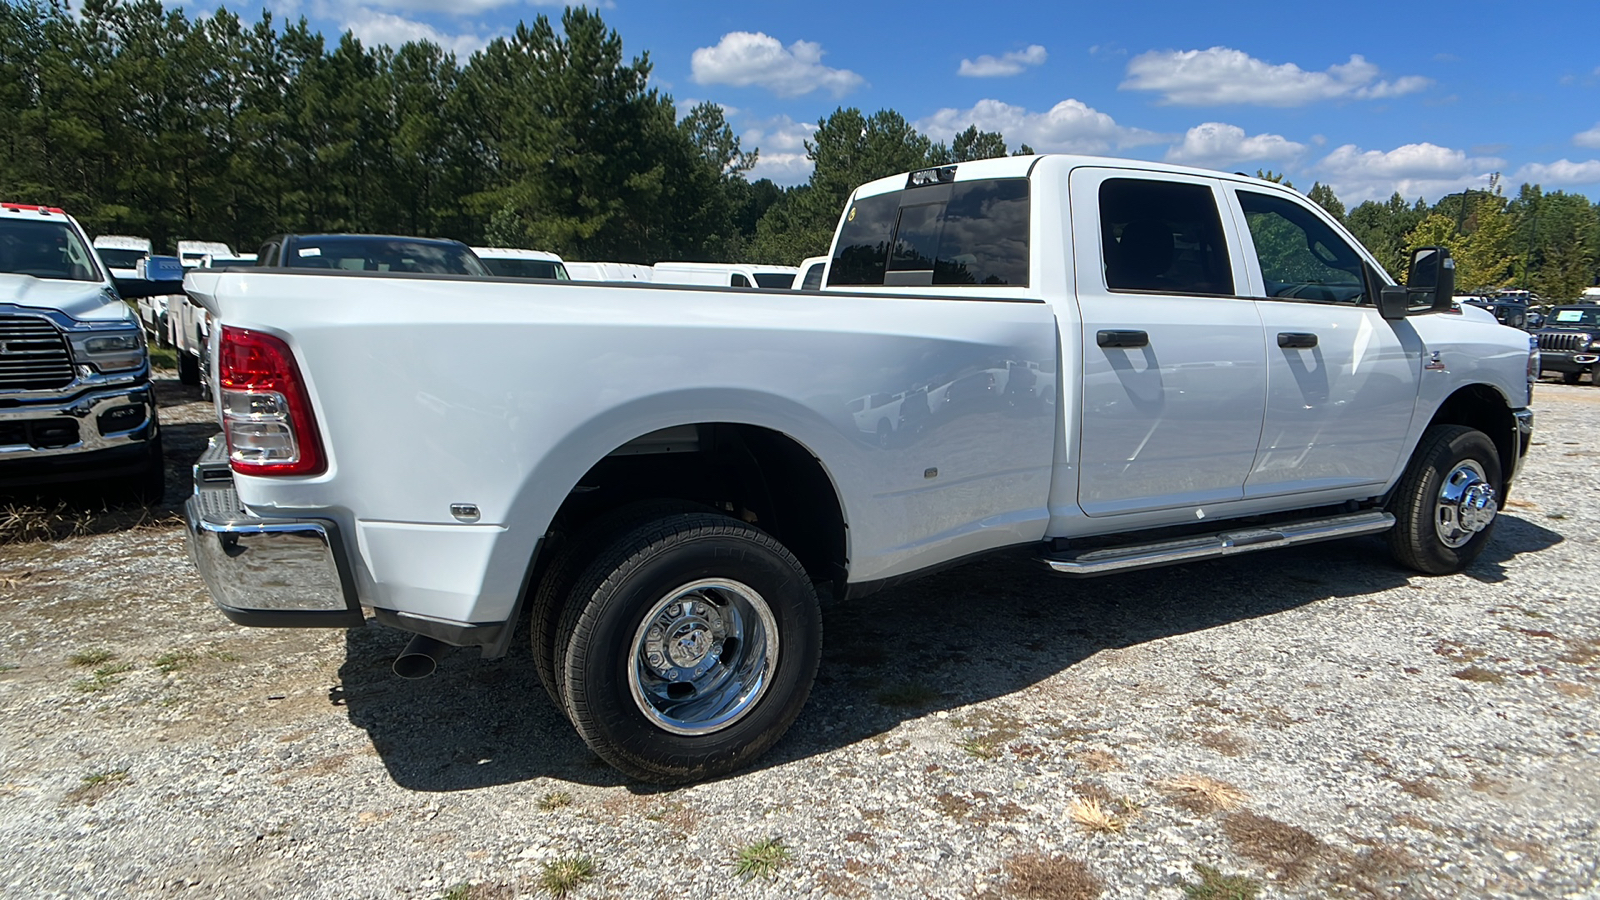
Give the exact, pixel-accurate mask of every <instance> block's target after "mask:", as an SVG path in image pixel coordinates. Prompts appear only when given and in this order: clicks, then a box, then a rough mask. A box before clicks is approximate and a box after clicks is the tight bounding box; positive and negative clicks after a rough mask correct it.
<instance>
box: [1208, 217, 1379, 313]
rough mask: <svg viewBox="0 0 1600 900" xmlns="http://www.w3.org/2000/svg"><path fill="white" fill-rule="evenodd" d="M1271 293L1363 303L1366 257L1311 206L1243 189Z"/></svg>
mask: <svg viewBox="0 0 1600 900" xmlns="http://www.w3.org/2000/svg"><path fill="white" fill-rule="evenodd" d="M1239 205H1240V207H1242V208H1243V209H1244V218H1245V221H1246V222H1248V223H1249V224H1250V240H1251V241H1252V242H1254V244H1255V246H1256V258H1257V259H1258V260H1260V262H1261V277H1262V280H1263V281H1264V282H1265V283H1266V293H1267V296H1268V297H1286V298H1291V299H1295V300H1323V301H1331V302H1336V303H1359V302H1361V300H1362V299H1363V298H1364V297H1365V296H1366V277H1365V274H1364V272H1365V270H1364V268H1363V266H1362V262H1361V257H1360V255H1358V254H1357V253H1356V251H1355V250H1354V249H1353V248H1352V247H1351V246H1350V245H1349V244H1348V243H1346V242H1345V241H1344V239H1343V238H1341V237H1339V235H1338V234H1337V233H1336V232H1334V230H1333V229H1332V228H1331V227H1329V226H1328V224H1327V223H1326V222H1324V221H1322V219H1320V218H1318V217H1317V216H1316V214H1314V213H1312V212H1311V211H1310V210H1308V209H1306V208H1305V207H1303V206H1301V205H1300V204H1298V203H1295V202H1294V201H1292V200H1289V199H1286V198H1284V197H1275V196H1273V195H1271V194H1258V193H1255V192H1254V191H1240V192H1239Z"/></svg>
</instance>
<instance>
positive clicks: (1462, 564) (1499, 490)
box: [1387, 425, 1505, 575]
mask: <svg viewBox="0 0 1600 900" xmlns="http://www.w3.org/2000/svg"><path fill="white" fill-rule="evenodd" d="M1463 473H1464V474H1463ZM1452 475H1456V476H1457V477H1456V478H1454V479H1452V477H1451V476H1452ZM1479 482H1481V483H1482V484H1483V485H1485V486H1487V488H1488V489H1489V491H1490V492H1491V493H1489V494H1488V495H1487V498H1488V499H1489V500H1490V501H1491V502H1492V503H1493V504H1495V505H1496V508H1495V509H1494V510H1490V511H1489V518H1488V521H1487V522H1482V521H1481V519H1482V516H1483V513H1482V511H1481V510H1477V509H1465V508H1464V507H1470V506H1474V504H1464V505H1463V504H1460V503H1458V502H1456V501H1452V500H1447V498H1446V492H1447V491H1449V492H1450V494H1451V496H1454V495H1456V494H1459V493H1462V492H1463V489H1464V488H1466V489H1468V490H1467V492H1468V493H1472V491H1475V490H1476V488H1473V487H1472V486H1473V485H1476V484H1478V483H1479ZM1504 489H1505V487H1504V484H1503V482H1502V476H1501V471H1500V453H1499V452H1498V451H1497V450H1496V449H1495V446H1494V442H1493V441H1491V440H1489V437H1488V436H1487V435H1485V434H1484V433H1483V432H1481V431H1478V430H1476V429H1472V428H1467V427H1465V426H1462V425H1435V426H1433V427H1432V428H1429V429H1428V431H1427V432H1426V433H1425V434H1423V436H1422V440H1421V441H1420V442H1419V443H1418V444H1417V450H1416V452H1415V453H1414V454H1412V457H1411V464H1410V465H1409V466H1407V467H1406V471H1405V475H1403V476H1402V477H1401V478H1400V484H1399V485H1398V486H1396V488H1395V492H1394V496H1393V498H1392V499H1391V500H1390V501H1389V511H1390V512H1392V513H1394V516H1395V526H1394V528H1392V529H1390V530H1389V532H1388V534H1387V538H1388V541H1389V549H1390V551H1392V552H1393V553H1394V557H1395V559H1396V560H1398V561H1399V562H1400V564H1401V565H1403V566H1406V567H1408V568H1412V569H1415V570H1417V571H1418V572H1422V573H1424V574H1428V575H1449V574H1451V573H1452V572H1459V571H1461V570H1462V569H1465V568H1466V567H1467V566H1469V565H1471V564H1472V561H1473V560H1475V559H1477V558H1478V554H1480V553H1482V552H1483V548H1484V546H1485V545H1487V544H1488V543H1489V539H1490V537H1491V535H1492V534H1493V532H1494V516H1495V515H1496V513H1497V512H1498V504H1499V502H1500V497H1501V496H1502V494H1503V492H1504ZM1483 496H1484V495H1483V494H1481V493H1473V494H1472V497H1473V499H1481V498H1482V497H1483ZM1442 518H1444V519H1448V521H1447V522H1445V523H1444V524H1441V519H1442ZM1446 531H1448V532H1450V537H1449V538H1447V537H1446V535H1445V532H1446Z"/></svg>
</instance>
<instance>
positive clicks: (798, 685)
mask: <svg viewBox="0 0 1600 900" xmlns="http://www.w3.org/2000/svg"><path fill="white" fill-rule="evenodd" d="M708 584H714V585H716V586H706V585H708ZM729 585H732V586H733V589H732V590H731V591H730V592H729V593H726V594H719V591H722V590H723V589H724V588H725V587H727V586H729ZM743 591H748V593H743ZM752 599H753V601H754V603H753V604H752V605H748V606H741V605H740V604H741V603H744V602H745V601H750V600H752ZM708 608H709V609H714V610H719V611H720V616H719V615H718V614H717V613H715V612H714V613H710V614H706V612H705V611H706V610H707V609H708ZM696 609H698V610H699V611H700V613H701V614H702V618H701V619H700V620H699V625H697V626H696V627H697V628H699V632H698V633H701V634H707V635H710V637H709V638H708V639H707V640H703V641H693V640H690V639H689V638H680V639H676V640H675V639H673V637H672V636H673V635H689V634H694V633H696V632H693V631H692V630H690V629H688V628H681V629H680V626H679V625H678V624H677V623H676V622H690V619H691V618H693V617H694V616H695V613H696ZM574 612H576V613H577V615H575V616H574V615H572V613H574ZM671 617H677V620H676V622H674V623H670V624H669V623H668V619H669V618H671ZM563 620H564V621H563V625H564V626H565V627H563V628H562V629H561V634H562V636H563V637H564V638H565V639H564V640H563V641H561V642H558V648H559V649H563V650H564V652H563V653H561V654H560V659H559V664H560V667H561V668H560V671H561V673H562V675H563V677H562V679H561V681H562V685H561V687H562V689H563V690H562V693H563V696H564V701H565V704H566V708H567V715H568V717H569V718H570V719H571V720H572V723H573V725H574V726H576V727H577V729H578V734H579V735H580V736H582V737H583V739H584V741H585V742H586V743H587V744H588V745H589V748H590V749H591V750H593V751H594V752H595V753H596V754H598V755H599V756H600V757H601V758H602V759H604V760H605V761H606V762H608V763H610V764H611V765H613V766H615V767H616V768H618V769H620V770H621V771H623V772H624V773H626V774H628V775H630V776H632V777H634V778H638V779H641V780H644V781H650V782H658V783H678V782H685V781H695V780H699V779H703V778H708V777H714V776H717V775H722V774H725V773H728V772H731V771H734V770H736V769H739V768H742V767H744V766H745V765H748V764H749V763H750V762H751V761H752V760H754V759H755V758H756V757H758V756H760V755H761V754H762V753H763V752H765V751H766V750H767V749H768V748H769V747H771V746H772V745H773V744H774V743H775V742H776V741H777V740H778V738H780V737H782V736H783V733H784V732H785V731H787V730H788V728H789V726H790V725H791V724H792V723H793V722H794V720H795V718H796V717H797V716H798V715H799V714H800V710H801V708H802V707H803V706H805V702H806V698H807V697H808V696H810V693H811V685H812V682H813V680H814V679H815V678H816V672H817V665H818V662H819V661H820V659H821V652H822V614H821V610H820V608H819V606H818V603H817V595H816V591H815V589H814V588H813V587H812V585H811V580H810V578H809V577H807V575H806V572H805V569H804V568H803V567H802V566H801V565H800V562H799V561H798V560H796V559H795V557H794V555H793V554H791V553H790V552H789V551H788V550H787V549H785V548H784V546H783V545H782V544H780V543H778V541H776V540H775V539H773V538H772V537H771V536H770V535H768V534H765V533H764V532H762V531H760V530H758V529H757V528H755V527H754V526H751V525H748V524H746V523H744V522H741V521H739V520H737V519H732V518H729V517H727V516H722V515H715V514H704V513H699V514H691V515H677V516H671V517H668V518H665V519H658V520H655V521H652V522H648V523H645V524H643V525H641V526H639V527H637V528H634V529H633V530H631V531H629V532H627V533H626V534H624V535H622V536H621V537H620V538H619V539H617V540H616V541H615V542H614V543H613V544H612V545H611V546H610V547H608V548H607V549H606V550H605V551H604V552H602V553H601V554H600V555H599V556H598V557H596V559H595V560H594V562H593V563H591V564H590V565H589V567H588V568H587V569H586V570H585V571H584V573H583V575H582V576H581V577H580V578H579V580H578V583H577V586H576V588H575V589H574V591H573V605H572V606H571V607H569V608H568V615H565V616H563ZM707 621H714V622H716V623H719V624H720V625H722V626H727V627H726V628H725V629H724V628H719V627H700V626H705V623H706V622H707ZM736 621H742V622H743V623H744V624H745V626H746V627H744V628H739V627H737V626H735V625H733V624H731V623H735V622H736ZM649 622H658V623H663V626H664V628H665V631H666V632H667V633H666V634H665V635H663V634H661V632H654V631H652V630H651V629H650V628H649V626H648V623H649ZM769 628H770V634H769V633H768V629H769ZM652 633H654V634H656V635H657V636H656V637H655V638H650V637H649V635H650V634H652ZM722 635H726V637H724V636H722ZM651 641H654V644H653V645H652V644H651V643H650V642H651ZM650 646H654V647H655V648H657V649H659V650H662V651H664V652H665V653H668V654H672V655H673V658H672V659H670V660H667V661H665V663H664V665H665V666H666V667H667V668H668V669H671V667H673V666H680V665H681V666H683V667H684V669H682V670H677V669H672V671H673V673H674V674H673V675H672V676H671V677H673V678H678V676H680V675H681V676H691V675H692V676H699V674H700V672H701V670H700V669H694V670H692V671H691V670H690V669H689V667H691V666H695V665H697V664H699V663H708V665H707V666H706V675H705V679H704V681H705V690H704V692H703V693H700V688H699V687H691V685H690V683H689V682H688V681H684V680H682V679H679V680H677V681H675V682H673V683H671V684H670V686H669V684H668V682H667V681H666V680H665V678H661V679H657V680H656V681H654V682H653V683H647V681H648V679H650V678H654V677H655V675H656V673H655V672H654V671H653V670H652V668H651V667H652V666H657V665H662V664H663V663H662V662H661V660H662V657H661V656H660V654H655V656H654V657H653V658H652V659H651V660H648V661H647V659H646V648H647V647H650ZM696 647H698V648H699V649H698V651H697V650H696V649H695V648H696ZM686 648H687V649H686ZM707 648H715V655H714V656H713V655H712V653H711V651H710V650H708V649H707ZM650 652H651V653H655V651H654V650H652V651H650ZM695 652H698V653H699V654H700V655H698V656H693V658H691V659H689V661H684V660H683V657H682V656H679V655H678V654H679V653H683V654H684V655H685V656H688V655H691V654H692V653H695ZM725 663H726V664H725ZM640 673H643V674H640ZM729 673H738V674H737V675H736V676H735V675H731V674H729ZM724 678H728V679H731V680H719V679H724ZM756 682H759V683H760V684H761V685H763V686H764V687H761V688H755V689H753V690H754V693H753V696H751V692H752V688H751V685H752V684H753V683H756ZM730 685H731V687H730ZM677 687H684V688H685V689H686V690H685V691H684V692H678V691H676V690H674V689H675V688H677ZM635 689H638V690H639V691H640V697H641V699H638V700H636V699H635V693H634V691H635ZM652 690H654V691H655V693H654V694H653V695H652V696H654V697H655V698H656V700H657V701H659V703H658V704H656V705H652V701H649V700H646V699H643V697H644V695H645V694H647V693H650V692H651V691H652ZM730 696H733V697H735V698H736V699H734V700H731V701H730V700H728V697H730ZM708 698H709V699H708ZM697 701H706V702H707V704H708V705H713V709H712V710H711V711H709V712H707V711H705V710H696V709H692V708H691V709H690V711H689V712H688V713H685V714H684V716H685V718H683V719H673V718H672V716H673V715H674V714H675V713H676V712H677V711H678V710H680V709H684V708H685V707H684V706H678V705H675V704H694V703H695V702H697ZM663 704H664V705H665V706H666V707H667V709H663V708H662V705H663ZM715 704H720V705H715ZM647 709H648V710H649V711H647ZM702 713H704V715H702ZM674 724H675V725H677V726H678V729H677V730H669V727H670V726H672V725H674Z"/></svg>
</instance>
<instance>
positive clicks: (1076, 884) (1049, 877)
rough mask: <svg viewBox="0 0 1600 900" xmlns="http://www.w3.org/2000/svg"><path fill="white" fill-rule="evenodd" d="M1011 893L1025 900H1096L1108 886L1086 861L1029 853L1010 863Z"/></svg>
mask: <svg viewBox="0 0 1600 900" xmlns="http://www.w3.org/2000/svg"><path fill="white" fill-rule="evenodd" d="M1005 866H1006V875H1007V876H1009V879H1008V881H1007V882H1006V889H1007V893H1009V894H1011V895H1012V896H1014V897H1019V898H1023V900H1094V898H1096V897H1099V896H1100V894H1101V893H1103V892H1104V891H1105V885H1104V884H1102V883H1101V881H1100V879H1098V878H1096V877H1094V873H1092V872H1090V871H1089V867H1088V865H1086V864H1085V863H1084V862H1083V860H1080V859H1073V858H1072V857H1070V856H1060V855H1054V854H1049V855H1047V854H1043V853H1025V854H1022V855H1020V856H1013V857H1011V858H1010V859H1008V860H1006V863H1005Z"/></svg>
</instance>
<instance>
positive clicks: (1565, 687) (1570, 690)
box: [1555, 681, 1594, 700]
mask: <svg viewBox="0 0 1600 900" xmlns="http://www.w3.org/2000/svg"><path fill="white" fill-rule="evenodd" d="M1555 688H1556V693H1558V694H1561V695H1562V696H1564V697H1573V698H1576V699H1579V700H1582V699H1585V698H1588V697H1593V696H1594V688H1592V687H1589V686H1588V685H1586V684H1576V683H1574V682H1571V681H1558V682H1556V683H1555Z"/></svg>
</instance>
